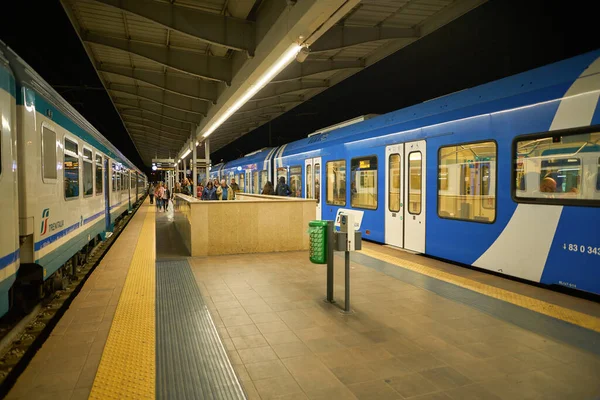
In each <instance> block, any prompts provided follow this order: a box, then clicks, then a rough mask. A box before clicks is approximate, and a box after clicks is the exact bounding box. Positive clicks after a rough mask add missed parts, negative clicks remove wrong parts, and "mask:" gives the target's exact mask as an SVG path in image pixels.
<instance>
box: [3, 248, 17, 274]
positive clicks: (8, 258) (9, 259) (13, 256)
mask: <svg viewBox="0 0 600 400" xmlns="http://www.w3.org/2000/svg"><path fill="white" fill-rule="evenodd" d="M19 252H20V250H19V249H17V250H15V251H13V252H12V253H9V254H7V255H5V256H4V257H0V270H2V269H4V268H6V267H8V266H9V265H10V264H12V263H14V262H16V261H17V260H18V259H19Z"/></svg>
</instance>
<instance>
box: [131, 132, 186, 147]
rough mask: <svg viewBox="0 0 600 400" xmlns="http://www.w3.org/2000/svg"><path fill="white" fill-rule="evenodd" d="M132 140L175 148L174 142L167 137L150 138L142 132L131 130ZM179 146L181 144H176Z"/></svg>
mask: <svg viewBox="0 0 600 400" xmlns="http://www.w3.org/2000/svg"><path fill="white" fill-rule="evenodd" d="M131 135H133V138H134V140H136V141H138V143H139V144H146V145H150V146H161V147H164V148H167V149H177V146H175V143H170V140H169V139H167V138H152V137H148V136H147V135H146V134H145V133H144V132H140V131H133V132H131ZM178 145H179V146H181V144H178Z"/></svg>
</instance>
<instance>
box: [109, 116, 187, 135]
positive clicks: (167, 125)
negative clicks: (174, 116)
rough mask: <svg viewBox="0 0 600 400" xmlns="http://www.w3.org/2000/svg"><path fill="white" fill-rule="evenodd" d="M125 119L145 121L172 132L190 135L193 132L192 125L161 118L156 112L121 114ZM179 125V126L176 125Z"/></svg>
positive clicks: (138, 121)
mask: <svg viewBox="0 0 600 400" xmlns="http://www.w3.org/2000/svg"><path fill="white" fill-rule="evenodd" d="M121 115H122V117H123V120H125V121H132V122H137V123H145V124H148V125H150V126H154V127H157V128H163V129H168V130H170V131H172V132H178V134H182V135H184V134H186V135H189V134H190V132H191V127H190V126H189V125H188V126H185V124H181V123H179V122H177V121H173V120H170V119H165V118H161V117H159V116H157V115H154V114H146V115H145V116H144V117H140V116H139V115H134V114H121ZM175 125H177V126H175Z"/></svg>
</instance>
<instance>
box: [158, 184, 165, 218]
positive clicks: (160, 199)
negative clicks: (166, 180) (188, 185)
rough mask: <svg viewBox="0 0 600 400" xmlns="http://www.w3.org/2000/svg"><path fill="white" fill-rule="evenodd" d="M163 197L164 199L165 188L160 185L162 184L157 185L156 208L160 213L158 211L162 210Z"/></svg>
mask: <svg viewBox="0 0 600 400" xmlns="http://www.w3.org/2000/svg"><path fill="white" fill-rule="evenodd" d="M164 197H165V188H164V186H163V185H162V183H159V184H158V190H157V193H156V198H157V201H156V208H158V211H159V212H160V209H161V208H163V209H164Z"/></svg>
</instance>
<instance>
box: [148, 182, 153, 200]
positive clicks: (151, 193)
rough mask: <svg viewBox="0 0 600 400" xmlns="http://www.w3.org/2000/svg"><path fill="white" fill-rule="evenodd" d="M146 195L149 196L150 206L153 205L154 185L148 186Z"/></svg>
mask: <svg viewBox="0 0 600 400" xmlns="http://www.w3.org/2000/svg"><path fill="white" fill-rule="evenodd" d="M148 195H149V196H150V204H154V185H150V189H148Z"/></svg>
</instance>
